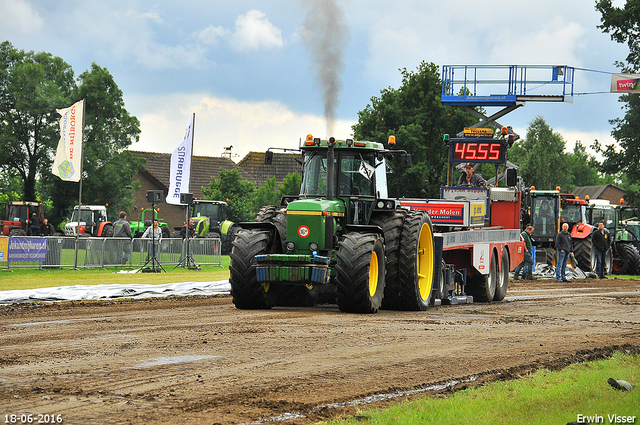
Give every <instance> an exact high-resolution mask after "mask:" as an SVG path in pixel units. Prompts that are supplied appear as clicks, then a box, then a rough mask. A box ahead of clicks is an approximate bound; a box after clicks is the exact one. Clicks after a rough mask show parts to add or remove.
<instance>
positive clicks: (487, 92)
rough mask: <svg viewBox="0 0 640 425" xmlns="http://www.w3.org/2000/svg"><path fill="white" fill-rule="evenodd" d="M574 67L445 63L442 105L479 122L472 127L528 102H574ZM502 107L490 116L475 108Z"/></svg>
mask: <svg viewBox="0 0 640 425" xmlns="http://www.w3.org/2000/svg"><path fill="white" fill-rule="evenodd" d="M574 73H575V69H574V68H573V67H570V66H566V65H560V66H557V65H444V66H443V67H442V94H441V102H442V104H443V105H450V106H459V107H461V108H463V109H465V110H467V111H468V112H471V113H472V114H473V115H475V116H477V117H478V118H479V119H480V121H479V122H478V123H476V124H475V125H473V126H472V127H485V126H486V125H489V124H491V125H493V126H495V127H497V128H502V125H500V123H498V122H497V120H498V119H499V118H500V117H503V116H504V115H506V114H508V113H509V112H511V111H513V110H515V109H517V108H519V107H521V106H524V105H525V103H526V102H529V101H535V102H568V103H572V102H573V78H574ZM478 106H481V107H492V106H497V107H502V108H503V109H501V110H500V111H498V112H496V113H495V114H493V115H491V116H489V117H487V116H485V115H484V114H483V113H481V112H479V111H477V110H476V109H475V108H476V107H478Z"/></svg>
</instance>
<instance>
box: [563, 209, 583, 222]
mask: <svg viewBox="0 0 640 425" xmlns="http://www.w3.org/2000/svg"><path fill="white" fill-rule="evenodd" d="M582 217H584V215H583V211H582V205H577V204H564V205H562V213H561V214H560V219H561V220H562V221H566V222H567V223H581V222H583V219H582Z"/></svg>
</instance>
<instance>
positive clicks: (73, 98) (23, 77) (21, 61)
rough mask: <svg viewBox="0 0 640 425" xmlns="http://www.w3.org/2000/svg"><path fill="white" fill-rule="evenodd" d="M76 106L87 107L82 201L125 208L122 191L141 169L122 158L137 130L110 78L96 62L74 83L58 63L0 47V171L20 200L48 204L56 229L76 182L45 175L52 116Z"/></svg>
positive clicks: (54, 123)
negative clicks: (17, 182)
mask: <svg viewBox="0 0 640 425" xmlns="http://www.w3.org/2000/svg"><path fill="white" fill-rule="evenodd" d="M80 99H85V100H86V105H85V108H86V111H85V112H86V114H85V127H84V142H83V147H84V161H83V173H82V175H83V202H84V203H96V204H109V206H110V209H111V212H114V211H117V210H118V209H127V208H128V207H129V206H130V205H131V203H132V202H133V191H130V190H127V189H126V188H127V186H133V182H132V180H131V176H132V175H133V174H134V173H135V172H136V171H137V168H138V166H139V165H140V162H139V161H137V160H134V159H133V158H132V157H130V156H128V155H127V153H124V154H122V152H123V150H124V149H126V148H127V147H128V146H129V145H131V143H132V142H134V141H137V140H138V135H139V133H140V130H139V126H140V124H139V122H138V120H137V119H136V118H135V117H132V116H130V115H129V114H128V112H127V111H126V109H125V108H124V101H123V94H122V91H120V90H119V89H118V86H117V85H116V84H115V81H114V80H113V77H112V76H111V75H110V74H109V72H108V71H107V70H106V69H105V68H101V67H99V66H98V65H96V64H95V63H94V64H92V66H91V70H90V71H86V72H84V73H82V74H81V75H80V76H79V77H78V79H77V80H76V79H75V78H74V72H73V70H72V69H71V67H70V66H69V65H68V64H67V63H66V62H64V61H63V60H62V59H61V58H59V57H54V56H52V55H51V54H49V53H44V52H41V53H34V52H24V51H20V50H16V49H15V48H14V47H13V45H12V44H11V43H9V42H7V41H5V42H3V43H2V44H0V171H3V172H7V171H8V170H15V171H16V172H17V173H18V174H19V175H20V178H21V180H22V183H23V186H22V190H21V192H22V196H23V198H24V199H27V200H35V199H36V194H37V193H39V194H40V195H42V197H43V199H47V198H48V199H49V200H52V201H53V210H54V211H53V215H54V217H52V221H53V222H54V224H55V223H56V221H58V220H59V219H60V218H61V217H60V216H61V214H62V213H63V212H64V211H66V210H67V209H69V208H71V207H72V206H73V205H74V204H76V203H77V199H78V190H79V183H70V182H62V181H61V180H60V179H58V178H56V177H55V176H53V174H52V173H51V172H50V169H51V164H52V162H53V158H54V156H55V152H56V148H57V145H58V139H59V127H58V123H59V119H60V115H59V114H58V113H57V112H56V109H61V108H65V107H68V106H70V105H71V104H73V103H75V102H77V101H78V100H80Z"/></svg>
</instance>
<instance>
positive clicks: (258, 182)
mask: <svg viewBox="0 0 640 425" xmlns="http://www.w3.org/2000/svg"><path fill="white" fill-rule="evenodd" d="M130 152H131V154H132V155H134V156H136V157H139V158H144V159H145V160H146V165H145V166H144V168H141V169H140V170H138V173H136V174H135V175H134V176H133V180H134V181H139V182H140V191H139V192H137V193H136V194H135V201H134V203H133V206H132V208H131V211H130V214H129V216H128V219H129V220H140V216H141V214H140V211H141V210H142V209H143V208H149V207H150V206H151V204H150V203H149V202H148V201H147V198H146V195H147V191H148V190H162V191H164V193H165V196H166V194H167V193H168V191H169V168H170V164H171V154H169V153H156V152H142V151H130ZM301 161H302V158H301V156H300V155H295V154H287V153H274V155H273V162H272V164H271V165H265V164H264V152H250V153H248V154H247V155H246V156H245V157H244V158H243V159H242V160H240V162H238V164H236V163H235V162H233V161H232V160H231V159H229V158H220V157H211V156H195V155H194V156H193V158H192V161H191V182H190V186H191V193H193V196H194V197H196V198H203V193H202V187H203V186H204V187H208V186H209V183H210V182H211V178H212V177H215V178H216V179H218V178H219V175H220V170H221V169H223V170H234V169H235V170H238V171H239V172H240V175H241V176H242V178H243V179H245V180H248V181H250V182H252V183H254V184H255V187H256V188H257V187H259V186H262V185H264V183H265V182H266V181H267V179H268V178H271V177H274V176H275V177H276V183H277V184H281V183H282V181H283V180H284V178H285V177H286V175H287V174H289V173H293V172H298V173H302V165H301ZM156 207H157V208H160V212H159V217H160V218H161V219H163V220H164V221H166V222H167V223H168V224H169V229H170V230H174V228H175V227H181V226H182V225H183V224H184V220H185V213H186V212H185V209H184V206H182V205H172V204H167V203H165V202H163V203H161V204H159V205H157V206H156Z"/></svg>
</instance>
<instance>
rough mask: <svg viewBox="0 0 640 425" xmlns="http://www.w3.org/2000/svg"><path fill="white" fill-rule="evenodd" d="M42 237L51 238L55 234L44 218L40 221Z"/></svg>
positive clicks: (47, 220)
mask: <svg viewBox="0 0 640 425" xmlns="http://www.w3.org/2000/svg"><path fill="white" fill-rule="evenodd" d="M40 230H41V233H42V236H53V235H55V234H56V232H55V230H53V226H52V225H51V223H49V219H48V218H45V219H44V220H42V228H41V229H40Z"/></svg>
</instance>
